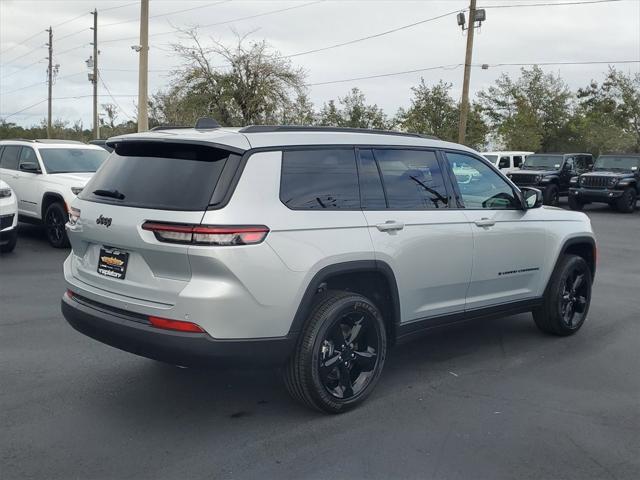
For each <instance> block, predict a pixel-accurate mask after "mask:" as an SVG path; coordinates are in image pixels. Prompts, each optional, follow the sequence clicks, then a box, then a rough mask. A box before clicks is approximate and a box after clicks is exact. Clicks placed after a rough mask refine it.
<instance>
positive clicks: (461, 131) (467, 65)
mask: <svg viewBox="0 0 640 480" xmlns="http://www.w3.org/2000/svg"><path fill="white" fill-rule="evenodd" d="M485 19H486V13H485V10H484V9H481V10H476V0H470V2H469V26H468V27H467V50H466V52H465V55H464V80H463V82H462V102H461V103H460V123H459V124H458V143H464V139H465V135H466V133H467V118H468V116H469V83H470V81H471V59H472V57H473V34H474V31H475V29H476V22H478V25H480V24H481V23H482V22H483V21H484V20H485ZM464 24H465V20H464V13H460V14H458V25H460V26H461V27H462V29H463V30H464Z"/></svg>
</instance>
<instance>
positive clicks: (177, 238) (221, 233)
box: [142, 222, 269, 246]
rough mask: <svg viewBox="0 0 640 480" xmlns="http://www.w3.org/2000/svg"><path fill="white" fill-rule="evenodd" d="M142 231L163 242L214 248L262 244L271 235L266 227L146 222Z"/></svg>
mask: <svg viewBox="0 0 640 480" xmlns="http://www.w3.org/2000/svg"><path fill="white" fill-rule="evenodd" d="M142 229H143V230H148V231H151V232H153V233H154V235H155V236H156V238H157V239H158V240H160V241H161V242H168V243H185V244H193V245H213V246H231V245H255V244H257V243H260V242H262V241H263V240H264V239H265V238H266V237H267V234H268V233H269V228H268V227H265V226H264V225H241V226H216V225H180V224H171V223H158V222H145V223H144V224H143V225H142Z"/></svg>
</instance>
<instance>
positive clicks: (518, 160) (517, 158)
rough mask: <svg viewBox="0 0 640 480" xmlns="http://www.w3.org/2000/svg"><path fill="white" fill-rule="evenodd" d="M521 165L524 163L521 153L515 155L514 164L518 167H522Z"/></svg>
mask: <svg viewBox="0 0 640 480" xmlns="http://www.w3.org/2000/svg"><path fill="white" fill-rule="evenodd" d="M520 165H522V157H521V156H520V155H514V156H513V166H514V167H516V168H520Z"/></svg>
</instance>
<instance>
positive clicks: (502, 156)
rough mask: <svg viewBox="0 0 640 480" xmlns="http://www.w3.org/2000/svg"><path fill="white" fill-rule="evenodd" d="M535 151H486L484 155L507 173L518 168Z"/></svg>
mask: <svg viewBox="0 0 640 480" xmlns="http://www.w3.org/2000/svg"><path fill="white" fill-rule="evenodd" d="M533 153H535V152H519V151H518V152H484V153H483V154H482V156H483V157H484V158H486V159H487V160H489V161H490V162H491V163H493V164H494V165H495V166H496V167H497V168H499V169H500V170H502V173H504V174H506V173H507V172H509V171H511V170H517V169H519V168H520V165H522V163H523V162H524V159H525V158H527V155H533Z"/></svg>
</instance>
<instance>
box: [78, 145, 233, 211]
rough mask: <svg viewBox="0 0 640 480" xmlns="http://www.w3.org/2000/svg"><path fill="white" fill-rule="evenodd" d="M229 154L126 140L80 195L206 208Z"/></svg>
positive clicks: (120, 201) (124, 202)
mask: <svg viewBox="0 0 640 480" xmlns="http://www.w3.org/2000/svg"><path fill="white" fill-rule="evenodd" d="M105 154H106V152H105ZM228 158H229V152H226V151H224V150H219V149H216V148H210V147H204V146H200V145H189V144H170V143H154V142H144V143H133V144H129V145H127V144H126V143H123V144H121V145H119V146H118V148H117V149H116V152H115V153H113V154H112V155H111V156H110V157H109V158H108V159H107V160H106V161H105V162H104V165H102V167H101V168H100V170H99V171H98V172H97V173H96V174H95V175H94V176H93V177H92V179H91V180H90V181H89V183H88V184H87V186H86V187H85V188H84V190H83V191H82V193H81V194H80V195H79V197H80V198H82V199H85V200H91V201H94V202H103V203H115V204H118V205H126V206H131V207H141V208H153V209H160V210H185V211H188V210H191V211H193V210H196V211H198V210H206V208H207V207H208V206H209V203H210V201H211V196H212V194H213V190H214V188H215V187H216V183H217V182H218V179H219V178H220V174H221V172H222V169H223V167H224V165H225V163H226V161H227V159H228ZM96 192H98V193H96ZM109 192H111V193H112V195H111V196H109ZM120 194H121V195H122V196H123V197H121V198H120V199H116V198H113V197H114V196H120Z"/></svg>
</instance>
